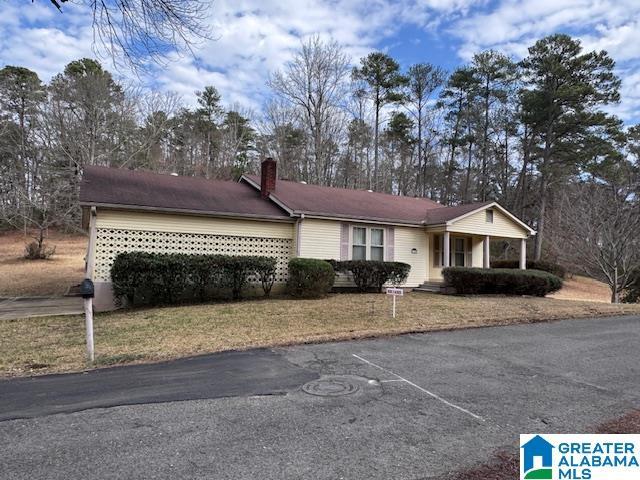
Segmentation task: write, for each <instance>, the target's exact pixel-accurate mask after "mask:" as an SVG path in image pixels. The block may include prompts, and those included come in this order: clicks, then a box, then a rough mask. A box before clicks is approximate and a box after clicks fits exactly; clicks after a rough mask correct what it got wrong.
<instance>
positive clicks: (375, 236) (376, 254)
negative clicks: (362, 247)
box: [369, 228, 384, 262]
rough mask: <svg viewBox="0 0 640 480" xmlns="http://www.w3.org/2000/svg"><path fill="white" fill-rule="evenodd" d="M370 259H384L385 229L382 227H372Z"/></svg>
mask: <svg viewBox="0 0 640 480" xmlns="http://www.w3.org/2000/svg"><path fill="white" fill-rule="evenodd" d="M369 251H370V253H369V260H379V261H381V262H382V261H384V230H383V229H382V228H372V229H371V246H370V247H369Z"/></svg>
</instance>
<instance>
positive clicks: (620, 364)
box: [0, 317, 640, 479]
mask: <svg viewBox="0 0 640 480" xmlns="http://www.w3.org/2000/svg"><path fill="white" fill-rule="evenodd" d="M639 344H640V317H626V318H617V319H598V320H596V319H593V320H574V321H563V322H554V323H548V324H535V325H520V326H511V327H495V328H485V329H475V330H465V331H454V332H441V333H434V334H421V335H405V336H399V337H393V338H385V339H379V340H368V341H357V342H343V343H330V344H322V345H306V346H298V347H292V348H286V349H278V350H275V351H268V350H257V351H252V352H246V353H230V354H220V355H212V356H205V357H197V358H195V359H189V360H184V361H179V362H171V363H168V364H161V365H157V366H155V365H154V366H144V367H123V368H119V369H111V370H106V371H99V372H93V373H89V374H85V375H82V376H79V375H63V376H51V377H44V378H35V379H29V380H13V381H6V382H0V414H2V416H3V418H16V417H23V418H19V419H14V420H5V421H1V422H0V445H2V454H1V455H0V478H2V479H4V478H7V479H22V478H24V479H40V478H42V479H44V478H46V479H72V478H73V479H75V478H82V479H110V478H114V479H116V478H117V479H121V478H136V479H147V478H149V479H151V478H163V479H164V478H171V479H183V478H184V479H200V478H202V479H205V478H206V479H212V478H215V479H217V478H221V479H244V478H260V479H271V478H274V479H289V478H292V479H293V478H305V479H310V478H313V479H338V478H345V479H360V478H370V479H378V478H379V479H389V478H393V479H422V478H446V477H447V475H449V474H450V472H452V471H456V470H458V469H463V468H467V467H470V466H472V465H474V464H477V463H478V462H483V461H486V460H487V459H488V458H489V457H490V456H491V455H492V454H493V453H495V452H496V451H499V450H504V449H508V450H512V451H517V441H518V438H517V435H518V434H519V433H528V432H576V431H587V430H588V429H589V428H590V427H592V426H593V425H596V424H599V423H601V422H603V421H605V420H608V419H610V418H612V417H617V416H619V415H620V414H622V413H623V412H625V411H627V410H629V409H631V408H638V407H639V406H640V381H639V380H640V349H638V345H639ZM318 379H319V380H321V381H329V382H330V383H324V384H322V383H321V384H320V387H317V385H316V386H315V387H316V388H313V387H311V388H309V387H308V385H309V384H308V383H307V382H314V381H316V380H318ZM305 383H307V387H305V389H306V390H311V391H312V392H315V393H318V388H320V390H322V385H324V386H325V387H327V389H326V391H327V392H328V393H331V394H335V393H338V390H339V389H340V388H345V389H350V390H355V391H354V392H353V393H351V394H349V395H344V396H318V395H310V394H309V393H306V392H305V391H304V390H303V389H302V388H301V387H302V385H303V384H305ZM274 393H277V395H274ZM189 398H193V399H191V400H190V399H189ZM173 400H182V401H173ZM155 402H163V403H155ZM124 403H135V405H122V406H113V405H117V404H124ZM99 406H104V407H109V408H96V407H99ZM87 408H89V409H87ZM55 411H64V412H67V413H59V414H53V415H52V414H50V413H52V412H55ZM24 417H30V418H24Z"/></svg>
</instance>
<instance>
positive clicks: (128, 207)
mask: <svg viewBox="0 0 640 480" xmlns="http://www.w3.org/2000/svg"><path fill="white" fill-rule="evenodd" d="M79 204H80V206H81V207H98V208H106V209H110V210H135V211H141V212H150V213H153V212H157V213H186V214H189V215H195V216H203V217H220V218H241V219H247V220H267V221H271V222H287V223H290V222H292V220H291V219H290V218H287V217H286V216H284V215H283V216H278V215H261V214H255V213H234V212H217V211H209V210H191V209H185V208H167V207H152V206H148V205H124V204H117V203H100V202H91V201H81V202H79Z"/></svg>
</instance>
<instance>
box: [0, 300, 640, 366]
mask: <svg viewBox="0 0 640 480" xmlns="http://www.w3.org/2000/svg"><path fill="white" fill-rule="evenodd" d="M628 313H640V305H610V304H602V303H592V302H575V301H564V300H553V299H545V298H514V297H511V298H510V297H458V296H444V295H435V294H424V293H410V294H407V295H405V296H404V297H403V298H402V299H400V300H399V303H398V317H397V318H396V319H395V320H394V319H392V318H390V299H389V297H387V296H386V295H376V294H367V295H358V294H335V295H331V296H329V297H328V298H325V299H321V300H292V299H288V298H274V299H271V300H253V301H244V302H239V303H223V304H207V305H195V306H183V307H167V308H155V309H138V310H124V311H117V312H112V313H105V314H99V315H97V316H96V319H95V342H96V351H97V353H98V354H99V356H100V358H99V359H98V363H99V364H101V365H104V364H110V363H125V362H131V361H143V360H144V361H149V360H163V359H169V358H175V357H181V356H186V355H193V354H198V353H205V352H215V351H221V350H230V349H245V348H249V347H260V346H277V345H287V344H294V343H304V342H319V341H327V340H342V339H351V338H363V337H368V336H380V335H389V334H398V333H403V332H423V331H432V330H443V329H453V328H466V327H479V326H488V325H505V324H510V323H526V322H535V321H542V320H551V319H560V318H576V317H587V316H598V315H619V314H628ZM83 328H84V324H83V319H82V317H81V316H70V317H45V318H33V319H23V320H15V321H4V322H0V374H4V375H24V374H30V373H34V372H56V371H68V370H77V369H81V368H83V367H85V363H84V359H83V355H84V330H83ZM34 367H35V368H34Z"/></svg>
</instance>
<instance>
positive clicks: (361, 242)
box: [351, 227, 367, 260]
mask: <svg viewBox="0 0 640 480" xmlns="http://www.w3.org/2000/svg"><path fill="white" fill-rule="evenodd" d="M352 248H353V253H352V255H351V258H352V259H353V260H366V259H367V229H366V228H361V227H353V247H352Z"/></svg>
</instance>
